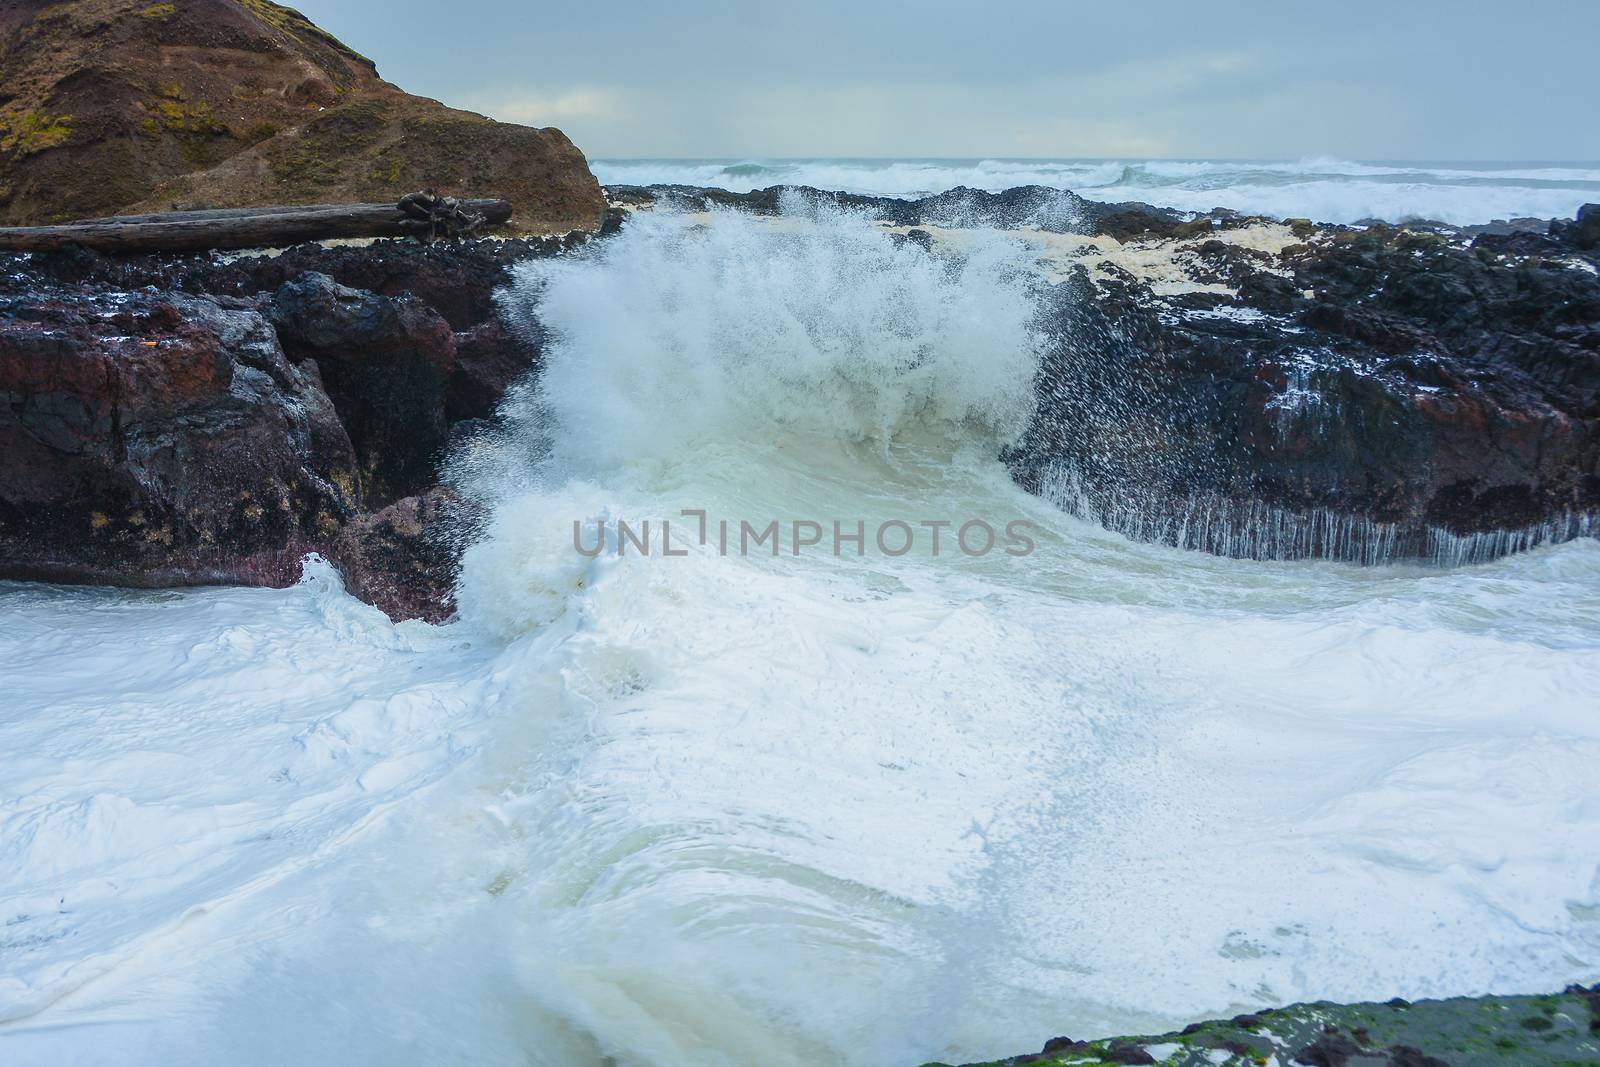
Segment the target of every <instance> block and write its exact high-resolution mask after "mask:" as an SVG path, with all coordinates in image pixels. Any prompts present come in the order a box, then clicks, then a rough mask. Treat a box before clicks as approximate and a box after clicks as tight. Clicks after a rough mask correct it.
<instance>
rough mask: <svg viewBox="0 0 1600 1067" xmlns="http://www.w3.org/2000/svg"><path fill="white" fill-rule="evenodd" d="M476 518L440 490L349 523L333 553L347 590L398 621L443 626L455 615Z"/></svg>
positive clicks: (462, 503)
mask: <svg viewBox="0 0 1600 1067" xmlns="http://www.w3.org/2000/svg"><path fill="white" fill-rule="evenodd" d="M475 520H476V515H475V513H474V512H473V510H472V508H471V507H470V506H469V505H468V504H467V503H466V502H465V501H464V500H462V499H461V498H460V497H459V496H457V495H456V494H455V493H454V492H453V491H451V490H450V489H448V488H446V487H444V486H435V487H433V488H432V489H429V490H428V491H426V492H424V493H420V494H418V495H417V496H409V497H406V498H405V499H403V500H397V501H395V502H394V503H393V504H390V505H389V506H388V507H386V508H383V509H382V510H380V511H377V512H373V513H370V514H366V515H362V516H360V517H359V518H357V519H355V520H354V521H352V522H351V523H349V524H348V525H347V526H346V527H345V528H344V531H343V532H342V533H341V534H340V535H339V539H338V541H337V542H336V543H335V545H334V548H333V559H334V562H335V563H336V564H337V565H338V567H339V570H340V572H341V573H342V574H343V575H344V579H345V588H346V589H347V590H348V591H349V592H350V593H351V594H352V595H353V596H356V597H359V598H360V599H362V600H364V601H366V602H367V603H368V604H372V605H374V606H376V607H378V608H380V609H382V610H383V611H384V613H386V614H387V615H388V616H389V617H390V618H393V619H424V620H426V621H428V622H443V621H444V620H445V619H447V618H449V617H450V616H451V615H452V614H453V613H454V611H455V582H456V575H457V574H458V573H459V571H460V563H461V551H462V548H463V546H464V545H465V543H466V542H467V540H468V539H469V538H470V536H471V532H472V530H473V528H474V522H475Z"/></svg>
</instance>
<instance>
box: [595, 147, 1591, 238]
mask: <svg viewBox="0 0 1600 1067" xmlns="http://www.w3.org/2000/svg"><path fill="white" fill-rule="evenodd" d="M592 166H593V169H594V172H595V176H596V177H598V178H599V179H600V181H601V182H602V183H603V184H606V185H652V184H674V185H699V186H713V187H716V188H721V189H728V190H731V191H733V192H748V191H750V190H751V189H761V188H765V187H767V186H770V185H810V186H815V187H817V188H819V189H841V190H844V191H846V192H852V193H865V194H871V195H876V196H898V197H919V196H928V195H932V194H934V193H941V192H944V191H946V190H948V189H953V188H955V187H957V186H963V185H964V186H968V187H970V188H974V189H986V190H989V191H991V192H998V191H1000V190H1003V189H1011V188H1015V187H1016V186H1019V185H1045V186H1050V187H1052V188H1057V189H1070V190H1071V191H1073V192H1075V193H1077V194H1079V195H1080V196H1084V197H1087V198H1088V199H1091V200H1102V201H1108V202H1116V201H1122V200H1138V201H1142V202H1144V203H1147V204H1155V205H1158V206H1161V207H1170V208H1176V209H1178V210H1181V211H1209V210H1210V209H1211V208H1214V207H1223V208H1230V209H1232V210H1235V211H1244V212H1249V213H1251V214H1261V215H1271V216H1275V217H1278V218H1288V217H1304V218H1310V219H1313V220H1315V221H1317V222H1333V223H1351V222H1358V221H1360V220H1363V219H1382V220H1384V221H1388V222H1403V221H1406V220H1409V219H1421V218H1426V219H1434V220H1438V221H1440V222H1447V223H1451V224H1453V225H1458V226H1471V225H1481V224H1484V223H1488V222H1492V221H1494V220H1496V219H1512V218H1527V217H1531V218H1541V219H1543V218H1555V217H1566V216H1571V215H1572V214H1573V213H1574V212H1575V211H1577V209H1578V207H1579V206H1580V205H1582V204H1585V203H1593V202H1597V201H1600V163H1538V162H1535V163H1355V162H1350V161H1347V160H1340V159H1330V158H1314V159H1303V160H1300V161H1298V162H1249V161H1207V160H1115V159H1079V160H1039V159H982V160H958V159H786V160H768V159H760V160H731V159H699V160H683V159H680V160H672V159H626V160H596V161H594V162H593V164H592Z"/></svg>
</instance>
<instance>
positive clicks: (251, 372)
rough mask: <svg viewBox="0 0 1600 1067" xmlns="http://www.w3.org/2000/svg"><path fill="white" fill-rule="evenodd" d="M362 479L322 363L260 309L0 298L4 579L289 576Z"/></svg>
mask: <svg viewBox="0 0 1600 1067" xmlns="http://www.w3.org/2000/svg"><path fill="white" fill-rule="evenodd" d="M356 481H357V479H356V469H355V456H354V453H353V451H352V449H351V447H350V442H349V439H348V437H347V436H346V435H345V432H344V429H343V427H342V426H341V425H340V424H339V420H338V418H337V416H336V414H335V412H334V409H333V406H332V404H330V403H329V402H328V399H327V397H326V396H324V395H323V393H322V391H321V389H320V387H319V385H318V383H317V380H316V375H315V372H314V370H303V369H301V368H297V367H295V366H294V365H293V364H292V363H291V362H290V361H289V360H288V359H287V358H285V356H284V353H283V350H282V349H281V348H280V347H279V346H278V343H277V339H276V337H275V336H274V334H273V331H272V328H271V326H270V325H269V324H268V323H267V322H266V320H265V319H264V318H263V317H262V316H261V315H260V313H259V312H257V311H256V310H254V309H253V308H249V307H245V306H236V307H229V306H225V305H224V304H222V303H219V302H217V301H213V300H209V299H205V298H196V297H187V296H171V297H168V298H156V297H151V296H148V295H142V294H140V295H130V294H116V293H104V292H101V293H76V294H73V293H65V292H56V293H54V294H52V296H51V297H50V298H49V299H30V298H28V297H9V298H6V297H0V576H3V577H9V578H37V579H47V580H55V581H105V582H114V583H117V584H127V585H181V584H196V583H205V582H245V583H249V584H266V585H282V584H287V583H288V582H290V581H293V580H294V579H295V578H296V577H297V576H298V574H299V569H300V565H299V561H300V558H301V556H302V555H303V554H304V553H305V552H307V551H309V550H312V549H314V548H318V547H321V546H325V545H329V544H331V543H332V541H333V539H334V537H335V536H337V534H338V532H339V529H340V527H341V526H342V524H343V523H344V522H345V521H346V520H347V519H348V518H349V517H350V516H351V515H352V514H353V513H354V511H355V509H356V508H357V506H358V504H359V498H358V493H357V488H356Z"/></svg>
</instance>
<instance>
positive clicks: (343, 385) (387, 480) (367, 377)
mask: <svg viewBox="0 0 1600 1067" xmlns="http://www.w3.org/2000/svg"><path fill="white" fill-rule="evenodd" d="M263 307H264V309H265V312H266V314H267V316H268V317H269V318H270V319H271V321H272V324H273V325H274V326H275V327H277V331H278V337H279V339H280V340H281V341H282V343H283V347H284V350H285V351H286V352H287V353H288V354H289V356H290V357H291V358H293V359H294V360H296V361H306V360H312V361H315V363H316V365H317V366H318V367H319V368H320V369H321V374H322V380H323V383H324V385H325V386H326V388H327V391H328V395H329V396H330V397H331V398H332V399H333V403H334V406H335V407H336V408H337V410H338V412H339V417H340V419H341V420H342V421H343V423H344V427H345V431H346V432H347V433H348V434H349V435H350V443H351V444H352V445H353V446H354V447H355V452H356V458H357V461H358V463H359V466H360V470H361V488H362V496H363V499H364V500H365V502H366V503H367V505H368V506H369V507H382V506H384V505H386V504H389V503H391V502H392V501H394V500H396V499H399V498H400V497H402V496H405V495H407V494H409V493H412V492H416V491H418V490H420V489H423V488H426V487H427V486H429V485H432V484H433V483H434V482H435V481H437V480H438V465H439V459H440V456H441V454H442V453H443V451H444V446H445V443H446V441H447V440H448V437H449V423H448V421H447V419H446V416H445V399H446V392H447V388H448V385H447V383H448V382H449V380H450V377H451V375H452V374H453V373H454V371H455V367H456V339H455V334H454V333H453V332H452V331H451V329H450V324H449V323H447V322H445V320H444V319H443V318H441V317H440V316H439V314H438V313H437V312H436V311H434V310H433V309H432V308H431V307H429V306H428V305H426V304H424V303H423V302H422V301H420V300H418V299H416V298H415V297H413V296H412V295H411V294H410V293H404V294H402V295H400V296H378V295H376V294H374V293H369V292H367V291H365V290H363V289H351V288H349V287H348V286H343V285H339V284H338V283H337V282H335V281H334V280H333V279H332V278H329V277H328V276H327V275H325V274H317V273H314V272H313V273H307V274H302V275H301V276H300V277H298V278H296V279H295V280H294V281H291V282H288V283H286V284H285V285H284V286H283V287H282V288H280V289H279V290H278V291H277V292H276V293H275V294H273V296H272V298H271V299H270V300H268V301H264V302H263Z"/></svg>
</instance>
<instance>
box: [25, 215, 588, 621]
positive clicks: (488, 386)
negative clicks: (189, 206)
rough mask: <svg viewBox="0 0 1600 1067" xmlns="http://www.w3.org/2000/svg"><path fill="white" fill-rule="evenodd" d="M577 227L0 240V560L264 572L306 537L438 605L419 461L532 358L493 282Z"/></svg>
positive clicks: (527, 337)
mask: <svg viewBox="0 0 1600 1067" xmlns="http://www.w3.org/2000/svg"><path fill="white" fill-rule="evenodd" d="M586 240H588V238H587V237H583V236H574V237H572V238H570V239H548V240H538V239H529V240H513V241H470V242H439V243H436V244H434V245H431V246H423V245H419V244H415V243H410V242H376V243H375V244H374V245H372V246H371V247H368V248H353V247H332V248H323V247H320V246H317V245H305V246H301V247H298V248H295V249H290V250H288V251H286V252H284V253H283V254H281V255H277V256H244V257H237V258H228V259H224V258H220V257H213V256H134V257H126V258H113V257H105V256H99V255H95V254H93V253H88V252H84V251H82V250H72V249H69V250H66V251H63V252H59V253H54V254H51V255H48V256H32V257H29V256H9V257H0V576H5V577H36V578H49V579H52V580H58V581H104V582H113V583H119V584H130V585H185V584H196V583H206V582H242V583H248V584H265V585H282V584H286V583H288V582H291V581H293V580H295V579H296V578H297V577H298V575H299V567H300V559H301V557H302V556H303V555H304V554H305V553H306V552H308V551H313V550H315V551H321V552H323V553H324V554H325V555H328V556H330V557H331V558H334V559H335V560H336V561H337V562H338V563H339V565H340V566H341V568H343V569H344V571H345V573H346V575H347V576H348V580H349V583H350V588H351V591H352V592H353V593H355V594H356V595H358V596H361V597H364V598H366V599H369V600H371V601H372V602H375V603H377V604H379V606H381V607H383V608H384V610H385V611H388V612H390V613H391V614H392V615H394V616H395V617H397V618H399V617H423V618H429V619H439V618H442V617H444V616H446V615H448V614H449V610H450V609H449V602H448V593H449V588H450V582H451V577H450V576H451V575H453V567H454V559H455V555H456V553H458V552H459V549H460V547H461V543H462V539H463V536H464V533H465V531H466V530H467V526H466V525H465V524H464V522H463V520H462V518H461V513H460V510H459V509H457V508H454V507H447V506H446V504H447V503H448V501H449V498H448V497H447V496H443V495H441V494H442V493H443V491H442V490H438V489H436V488H435V482H436V481H437V478H438V460H439V458H440V456H441V454H442V453H443V452H444V451H445V450H446V449H447V448H448V445H449V441H450V440H452V439H453V437H455V436H463V435H467V436H470V433H472V432H478V431H481V430H482V429H483V428H484V427H486V426H487V425H488V424H487V422H486V421H485V420H487V419H489V418H491V417H492V416H493V414H494V411H495V408H496V407H497V405H498V403H499V401H500V398H501V397H502V396H503V395H504V393H505V390H506V389H507V388H509V387H510V386H511V384H513V383H514V382H515V381H516V380H517V379H519V378H520V377H522V376H523V375H524V374H526V373H527V372H528V371H529V369H530V368H531V367H532V366H533V365H534V364H535V362H536V360H537V358H538V343H539V342H538V331H537V329H532V330H523V329H519V330H517V331H512V330H509V329H508V328H507V327H506V326H504V325H502V323H501V321H500V319H499V317H498V315H497V313H496V308H495V303H494V300H493V298H492V295H493V292H494V290H495V289H496V288H497V287H498V286H500V285H503V284H504V283H505V282H506V281H507V280H509V269H510V267H511V265H512V264H513V263H514V262H516V261H518V260H520V259H526V258H528V257H529V256H534V255H550V254H556V253H558V252H561V251H564V250H566V249H568V248H572V247H575V246H576V245H577V244H581V243H583V242H584V241H586ZM315 268H326V271H325V272H318V271H317V270H316V269H315ZM336 279H348V280H350V281H354V282H359V283H363V284H364V285H366V286H371V287H373V288H375V289H378V290H382V291H381V292H376V293H375V292H371V291H365V290H364V289H361V288H354V287H349V286H345V285H342V284H339V282H338V281H337V280H336ZM130 290H139V291H133V292H130ZM418 292H421V293H425V294H427V296H428V298H427V299H423V298H422V297H419V296H418V295H416V294H417V293H418ZM158 293H159V294H160V295H157V294H158ZM191 294H195V295H191ZM198 294H206V295H198ZM435 301H437V305H436V304H435ZM457 325H459V326H460V329H459V331H457V330H454V329H452V326H457ZM280 338H281V340H280ZM285 348H287V351H285ZM352 436H353V437H354V439H355V443H352ZM386 505H392V506H387V507H386ZM364 509H369V510H375V509H381V510H378V511H377V512H376V514H368V513H364ZM447 515H448V518H449V521H448V522H446V521H444V519H445V517H446V516H447ZM446 529H448V531H449V536H445V534H444V532H443V531H445V530H446Z"/></svg>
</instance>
